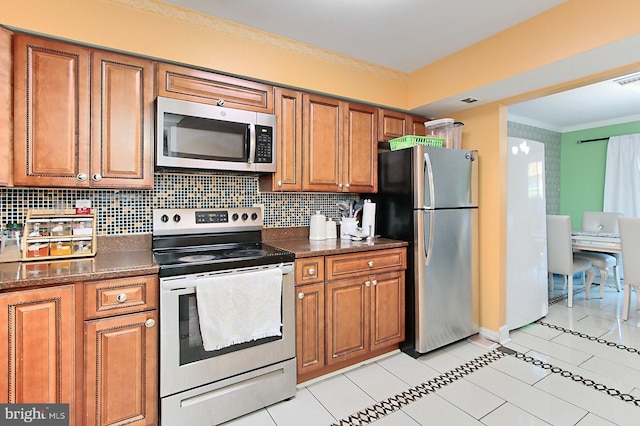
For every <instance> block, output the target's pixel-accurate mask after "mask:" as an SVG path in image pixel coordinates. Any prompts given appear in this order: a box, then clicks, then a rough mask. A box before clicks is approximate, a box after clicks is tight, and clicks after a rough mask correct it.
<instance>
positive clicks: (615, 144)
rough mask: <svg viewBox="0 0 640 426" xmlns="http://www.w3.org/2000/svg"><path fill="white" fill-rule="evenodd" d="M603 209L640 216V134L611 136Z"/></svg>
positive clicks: (608, 148)
mask: <svg viewBox="0 0 640 426" xmlns="http://www.w3.org/2000/svg"><path fill="white" fill-rule="evenodd" d="M602 211H605V212H620V213H622V214H623V215H624V216H634V217H639V216H640V133H636V134H632V135H623V136H612V137H611V138H609V144H608V145H607V163H606V170H605V177H604V203H603V207H602Z"/></svg>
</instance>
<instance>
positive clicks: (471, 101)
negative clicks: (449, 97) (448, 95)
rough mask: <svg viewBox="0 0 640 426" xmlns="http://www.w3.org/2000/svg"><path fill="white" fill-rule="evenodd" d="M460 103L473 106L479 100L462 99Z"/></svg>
mask: <svg viewBox="0 0 640 426" xmlns="http://www.w3.org/2000/svg"><path fill="white" fill-rule="evenodd" d="M460 102H464V103H466V104H472V103H474V102H478V100H477V99H476V98H464V99H460Z"/></svg>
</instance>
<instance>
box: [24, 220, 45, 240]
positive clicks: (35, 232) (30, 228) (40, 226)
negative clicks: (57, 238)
mask: <svg viewBox="0 0 640 426" xmlns="http://www.w3.org/2000/svg"><path fill="white" fill-rule="evenodd" d="M26 233H27V237H29V238H38V237H48V236H49V219H29V220H28V221H27V230H26Z"/></svg>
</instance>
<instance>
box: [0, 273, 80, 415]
mask: <svg viewBox="0 0 640 426" xmlns="http://www.w3.org/2000/svg"><path fill="white" fill-rule="evenodd" d="M77 290H78V288H77V287H76V286H74V285H62V286H53V287H47V288H40V289H34V290H22V291H13V292H8V293H2V294H0V312H2V316H1V317H0V324H2V327H0V342H2V346H1V349H0V365H1V366H2V369H3V370H4V371H5V372H6V380H1V381H0V402H2V403H11V404H30V403H34V404H36V403H52V404H53V403H68V404H69V415H70V419H69V424H71V425H81V424H82V422H81V420H79V418H78V417H79V416H77V414H80V412H81V410H80V407H81V406H82V404H81V401H82V395H81V391H80V390H79V389H78V384H79V381H78V379H79V376H80V374H81V373H80V371H81V370H79V368H78V367H79V366H81V365H82V352H81V351H80V352H78V350H79V348H81V347H82V346H81V345H82V333H81V332H78V330H77V324H78V322H77V321H76V315H77V313H78V309H77V306H76V305H77V304H78V302H80V303H81V298H80V297H79V296H78V295H77ZM78 306H81V305H78ZM78 345H80V346H78Z"/></svg>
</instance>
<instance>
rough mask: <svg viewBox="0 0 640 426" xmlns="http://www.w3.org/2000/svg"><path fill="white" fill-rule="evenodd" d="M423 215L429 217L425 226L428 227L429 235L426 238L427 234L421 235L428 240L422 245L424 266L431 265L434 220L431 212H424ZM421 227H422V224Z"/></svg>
mask: <svg viewBox="0 0 640 426" xmlns="http://www.w3.org/2000/svg"><path fill="white" fill-rule="evenodd" d="M425 214H427V215H429V223H428V224H427V226H428V227H429V234H428V236H427V233H425V232H423V233H422V235H424V236H425V237H428V238H429V240H428V242H426V244H425V245H424V251H425V253H424V256H425V261H424V263H425V265H429V264H430V263H431V252H432V251H433V219H434V217H433V216H434V215H433V212H425ZM423 226H424V222H423Z"/></svg>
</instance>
